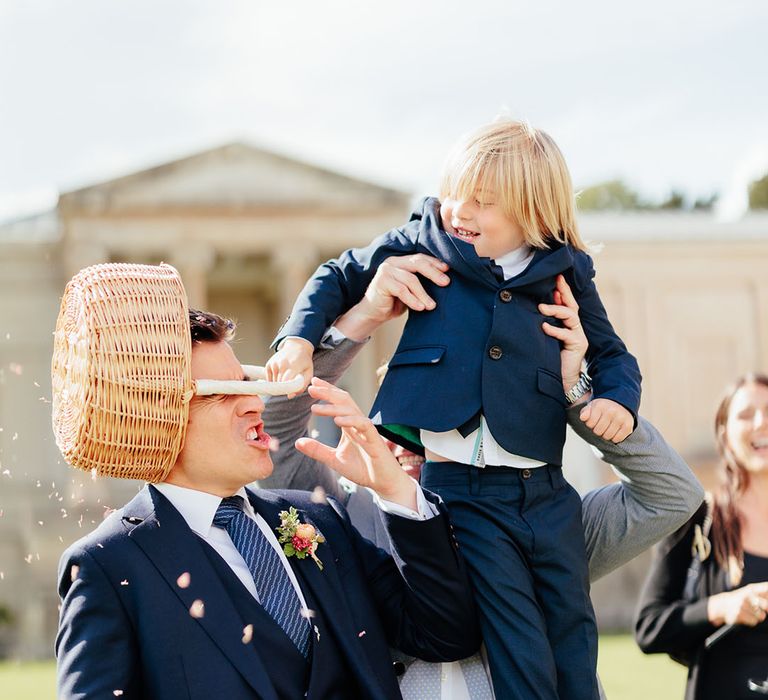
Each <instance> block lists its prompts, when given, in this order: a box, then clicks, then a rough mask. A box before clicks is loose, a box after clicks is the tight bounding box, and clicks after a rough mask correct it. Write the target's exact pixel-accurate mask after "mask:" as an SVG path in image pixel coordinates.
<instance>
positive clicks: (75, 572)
mask: <svg viewBox="0 0 768 700" xmlns="http://www.w3.org/2000/svg"><path fill="white" fill-rule="evenodd" d="M79 573H80V567H79V566H78V565H77V564H72V568H71V569H70V570H69V578H70V579H71V580H72V583H74V582H75V579H76V578H77V575H78V574H79Z"/></svg>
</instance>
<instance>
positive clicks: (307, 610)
mask: <svg viewBox="0 0 768 700" xmlns="http://www.w3.org/2000/svg"><path fill="white" fill-rule="evenodd" d="M301 616H302V617H305V618H307V620H309V619H310V618H313V617H314V616H315V611H314V610H310V608H302V609H301Z"/></svg>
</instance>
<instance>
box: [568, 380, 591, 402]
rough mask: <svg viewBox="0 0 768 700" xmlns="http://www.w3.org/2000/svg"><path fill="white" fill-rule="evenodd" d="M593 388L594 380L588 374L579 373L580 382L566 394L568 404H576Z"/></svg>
mask: <svg viewBox="0 0 768 700" xmlns="http://www.w3.org/2000/svg"><path fill="white" fill-rule="evenodd" d="M591 388H592V379H591V378H590V376H589V375H588V374H587V373H586V372H579V381H578V382H576V383H575V384H574V385H573V386H572V387H571V388H570V389H569V390H568V391H567V392H566V394H565V400H566V402H567V403H568V404H569V405H570V404H574V403H576V402H577V401H578V400H579V399H580V398H581V397H582V396H584V394H586V393H587V392H588V391H589V390H590V389H591Z"/></svg>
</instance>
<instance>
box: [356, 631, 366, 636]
mask: <svg viewBox="0 0 768 700" xmlns="http://www.w3.org/2000/svg"><path fill="white" fill-rule="evenodd" d="M357 636H358V637H365V630H362V631H361V632H360V633H359V634H358V635H357Z"/></svg>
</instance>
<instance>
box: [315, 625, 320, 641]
mask: <svg viewBox="0 0 768 700" xmlns="http://www.w3.org/2000/svg"><path fill="white" fill-rule="evenodd" d="M315 634H316V635H317V641H318V642H319V641H320V630H319V629H317V625H315Z"/></svg>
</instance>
